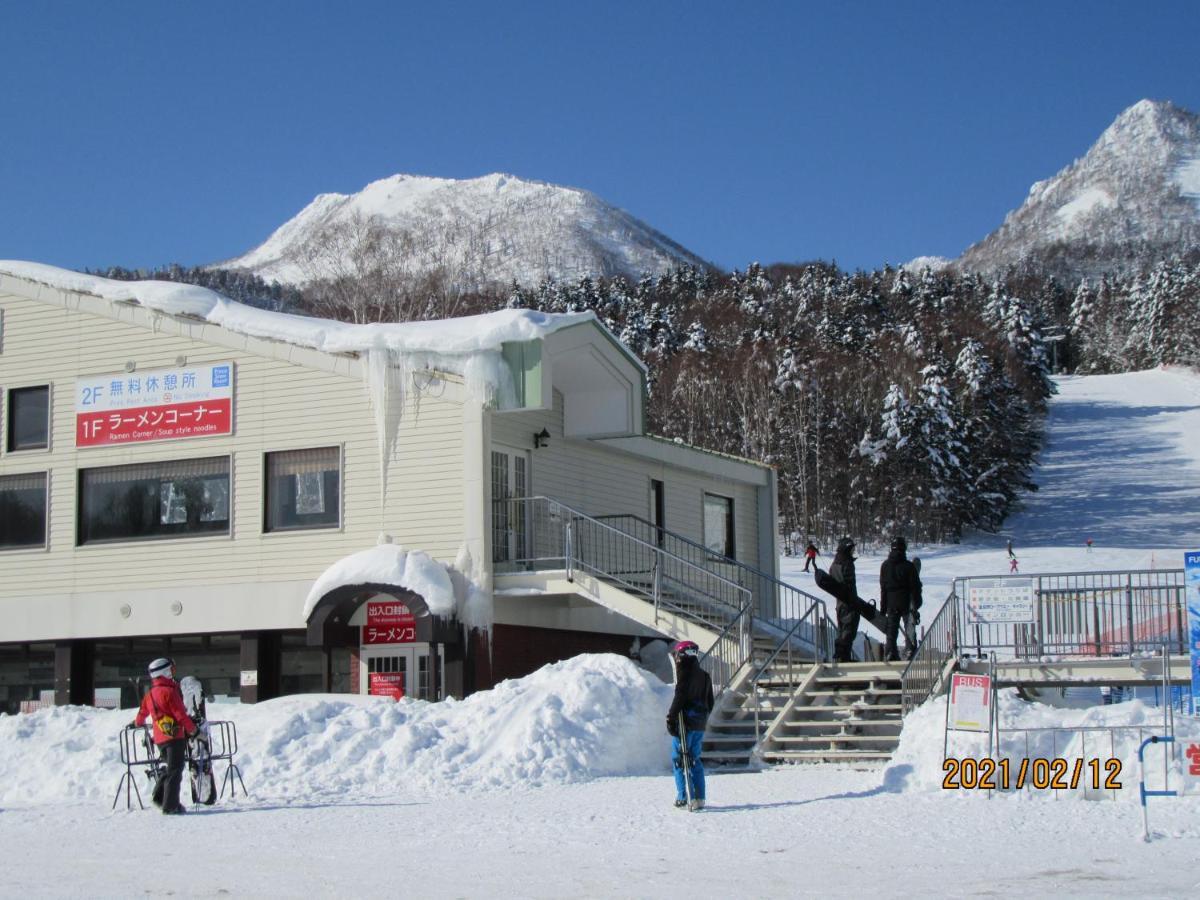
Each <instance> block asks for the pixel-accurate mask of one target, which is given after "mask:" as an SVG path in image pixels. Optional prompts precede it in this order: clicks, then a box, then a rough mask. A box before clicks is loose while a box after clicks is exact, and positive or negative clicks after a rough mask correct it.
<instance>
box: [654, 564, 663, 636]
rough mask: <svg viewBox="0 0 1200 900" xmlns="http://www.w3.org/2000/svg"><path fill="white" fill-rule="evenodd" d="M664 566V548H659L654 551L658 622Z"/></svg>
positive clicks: (656, 614)
mask: <svg viewBox="0 0 1200 900" xmlns="http://www.w3.org/2000/svg"><path fill="white" fill-rule="evenodd" d="M662 565H663V554H662V548H661V547H658V548H656V549H655V551H654V618H655V619H656V620H657V619H658V601H659V598H660V597H661V596H662Z"/></svg>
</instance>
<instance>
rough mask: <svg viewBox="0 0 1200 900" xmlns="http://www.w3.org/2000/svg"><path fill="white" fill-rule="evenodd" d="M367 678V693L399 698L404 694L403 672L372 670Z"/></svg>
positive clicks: (374, 695) (394, 698)
mask: <svg viewBox="0 0 1200 900" xmlns="http://www.w3.org/2000/svg"><path fill="white" fill-rule="evenodd" d="M367 678H368V681H367V693H368V694H370V695H371V696H372V697H391V698H392V699H393V700H399V699H400V698H401V697H403V696H404V673H403V672H371V673H370V674H369V675H368V676H367Z"/></svg>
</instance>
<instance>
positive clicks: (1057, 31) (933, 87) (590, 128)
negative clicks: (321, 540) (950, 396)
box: [0, 0, 1200, 268]
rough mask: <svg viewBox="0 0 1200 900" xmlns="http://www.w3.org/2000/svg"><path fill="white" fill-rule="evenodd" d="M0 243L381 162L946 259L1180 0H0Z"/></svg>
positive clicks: (383, 167)
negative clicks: (542, 185) (514, 178)
mask: <svg viewBox="0 0 1200 900" xmlns="http://www.w3.org/2000/svg"><path fill="white" fill-rule="evenodd" d="M0 33H2V34H3V35H4V40H3V42H2V44H0V46H3V57H2V63H0V73H2V74H0V258H18V259H31V260H36V261H40V262H48V263H53V264H56V265H61V266H67V267H71V268H78V267H84V266H91V267H97V266H103V265H108V264H121V265H127V266H154V265H158V264H162V263H167V262H171V261H178V262H182V263H184V264H198V263H207V262H211V261H215V260H219V259H223V258H228V257H231V256H234V255H237V254H240V253H242V252H244V251H246V250H249V249H250V248H251V247H253V246H255V245H257V244H258V243H260V242H261V241H262V240H263V239H265V238H266V237H267V235H268V234H269V233H270V232H271V231H272V230H273V229H274V228H275V227H276V226H278V225H280V224H281V223H283V222H284V221H285V220H286V219H288V218H290V217H291V216H293V215H294V214H295V213H296V212H298V211H299V210H300V209H301V207H303V206H304V205H305V204H306V203H308V201H310V200H311V199H312V198H313V197H314V196H315V195H316V194H318V193H322V192H327V191H339V192H343V193H349V192H353V191H357V190H359V189H360V188H362V187H363V186H364V185H365V184H367V183H368V182H370V181H373V180H375V179H377V178H382V177H385V176H388V175H391V174H395V173H397V172H406V173H413V174H422V175H438V176H445V177H452V178H468V177H474V176H478V175H483V174H486V173H488V172H493V171H500V172H510V173H513V174H515V175H518V176H520V177H523V178H532V179H540V180H544V181H551V182H556V183H560V184H566V185H573V186H576V187H582V188H586V189H588V190H591V191H593V192H595V193H596V194H598V195H599V196H601V197H603V198H604V199H606V200H608V201H609V202H611V203H614V204H616V205H618V206H620V207H623V208H624V209H626V210H628V211H629V212H631V213H632V214H634V215H635V216H638V217H639V218H642V219H644V220H645V221H647V222H648V223H650V224H651V225H653V226H654V227H656V228H658V229H660V230H661V231H663V232H665V233H666V234H668V235H670V236H671V237H673V238H674V239H675V240H677V241H679V242H680V243H681V244H683V245H684V246H686V247H688V248H689V249H691V250H693V251H694V252H696V253H698V254H700V255H701V256H703V257H705V258H707V259H710V260H712V261H713V262H715V263H717V264H718V265H721V266H724V267H733V266H737V267H744V266H745V265H746V264H747V263H749V262H751V261H754V260H758V261H761V262H764V263H767V262H777V261H803V260H810V259H817V258H821V259H836V260H837V261H838V262H839V263H840V264H841V265H843V266H845V267H848V268H855V267H863V268H873V267H876V266H878V265H881V264H882V263H883V262H885V261H889V262H893V263H898V262H904V261H906V260H908V259H910V258H912V257H914V256H917V255H922V254H941V255H945V256H956V255H957V254H958V253H960V252H961V251H962V250H963V249H964V248H965V247H966V246H967V245H969V244H971V243H973V242H974V241H976V240H978V239H980V238H982V237H983V236H984V235H986V234H987V233H988V232H990V231H991V230H992V229H994V228H995V227H996V226H998V225H999V224H1000V222H1001V221H1002V219H1003V217H1004V214H1005V213H1006V212H1007V211H1008V210H1010V209H1012V208H1014V207H1016V206H1017V205H1019V204H1020V203H1021V201H1022V200H1023V198H1024V196H1025V194H1026V192H1027V191H1028V188H1029V185H1030V184H1031V183H1032V182H1034V181H1035V180H1038V179H1041V178H1046V177H1049V176H1050V175H1053V174H1054V173H1055V172H1057V171H1058V170H1059V169H1061V168H1062V167H1064V166H1066V165H1068V164H1069V163H1070V162H1071V161H1072V160H1073V159H1075V158H1076V157H1079V156H1082V155H1083V153H1085V152H1086V150H1087V148H1088V147H1089V146H1090V145H1091V143H1092V142H1093V141H1094V140H1095V139H1096V138H1097V137H1098V136H1099V135H1100V133H1101V132H1102V131H1103V130H1104V129H1105V128H1106V127H1107V126H1108V125H1109V124H1110V123H1111V121H1112V120H1113V119H1114V118H1115V117H1116V116H1117V114H1118V113H1120V112H1121V111H1122V110H1123V109H1125V108H1126V107H1128V106H1130V105H1131V104H1133V103H1135V102H1136V101H1138V100H1140V99H1142V98H1145V97H1149V98H1153V99H1168V100H1172V101H1174V102H1175V103H1178V104H1180V105H1182V106H1185V107H1187V108H1189V109H1192V110H1195V111H1200V63H1198V62H1197V59H1198V57H1197V51H1196V35H1197V34H1198V33H1200V3H1196V2H1194V0H1193V2H1151V3H1140V4H1131V3H1107V2H1086V3H1085V2H1045V0H1043V2H1038V3H1016V2H1005V3H993V4H989V5H988V6H987V7H984V6H982V5H980V4H976V3H968V2H965V0H964V2H943V3H915V2H914V3H896V2H833V0H830V2H826V3H822V4H806V3H800V2H792V3H787V2H781V3H753V2H746V3H736V2H713V3H701V2H694V3H652V2H636V3H634V2H623V0H607V2H603V3H583V2H580V3H573V2H546V3H532V2H531V3H514V4H500V3H494V2H493V3H473V2H460V3H401V2H353V0H346V2H340V3H332V2H306V0H289V2H258V0H243V2H228V0H210V2H205V3H178V2H169V3H164V2H150V0H146V2H142V3H131V2H120V0H105V2H98V0H86V2H32V3H31V2H18V0H0Z"/></svg>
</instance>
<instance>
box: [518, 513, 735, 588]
mask: <svg viewBox="0 0 1200 900" xmlns="http://www.w3.org/2000/svg"><path fill="white" fill-rule="evenodd" d="M530 499H532V500H548V501H549V502H550V503H553V504H554V505H556V506H560V507H562V508H563V509H565V510H569V511H570V512H571V513H573V514H574V515H576V516H578V517H579V518H581V519H586V520H588V521H590V522H594V523H596V524H597V525H599V526H600V527H601V528H606V529H608V530H609V531H612V532H615V533H616V534H619V535H622V536H623V537H627V538H629V539H631V540H633V541H634V542H636V543H638V544H640V545H641V546H643V547H645V548H647V549H649V550H652V551H654V552H655V553H662V554H665V555H666V556H668V557H670V558H671V559H673V560H675V561H677V562H681V563H683V564H684V565H686V566H690V567H691V568H693V569H698V570H700V571H702V572H705V573H707V574H709V575H711V576H712V577H713V578H716V579H717V580H718V581H723V582H725V583H726V584H728V585H729V586H730V587H734V588H737V589H738V590H739V591H745V592H746V593H750V589H749V588H746V587H743V586H742V585H740V584H738V583H737V582H736V581H733V580H731V579H729V578H726V577H725V576H724V575H718V574H717V573H716V572H714V571H712V569H706V568H704V567H703V566H699V565H697V564H695V563H693V562H692V561H691V560H689V559H685V558H684V557H682V556H680V555H679V554H677V553H673V552H671V551H670V550H667V549H665V548H663V547H659V546H657V545H656V544H653V543H651V542H649V541H644V540H642V539H641V538H639V537H637V536H636V535H633V534H630V533H629V532H628V531H622V530H621V529H620V528H614V527H613V526H612V525H609V524H608V523H606V522H604V521H603V520H604V519H613V518H618V516H616V515H606V516H589V515H587V514H586V513H581V512H579V510H577V509H574V508H572V507H570V506H567V504H565V503H563V502H561V501H559V500H554V499H551V498H549V497H532V498H530ZM622 515H624V514H622ZM624 517H625V518H630V519H637V518H638V517H637V516H634V515H628V516H624ZM639 521H641V520H639ZM647 524H649V523H647ZM651 527H657V526H651ZM663 531H664V533H668V534H669V533H670V532H667V531H666V529H663ZM680 540H682V541H685V542H687V543H689V544H694V542H693V541H689V540H688V539H687V538H680ZM694 546H697V547H701V546H702V545H700V544H694ZM726 560H728V557H721V559H720V560H717V561H721V562H723V561H726ZM730 561H731V562H735V561H733V560H730ZM735 565H741V564H740V563H736V562H735Z"/></svg>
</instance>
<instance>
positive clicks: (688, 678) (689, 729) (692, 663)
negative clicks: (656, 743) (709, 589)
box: [667, 641, 713, 810]
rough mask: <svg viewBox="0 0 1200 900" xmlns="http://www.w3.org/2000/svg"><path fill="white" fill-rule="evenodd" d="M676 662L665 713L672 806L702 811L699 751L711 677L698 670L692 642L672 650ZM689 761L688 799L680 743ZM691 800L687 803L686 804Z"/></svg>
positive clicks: (710, 705)
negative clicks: (672, 777) (672, 781)
mask: <svg viewBox="0 0 1200 900" xmlns="http://www.w3.org/2000/svg"><path fill="white" fill-rule="evenodd" d="M671 659H672V660H673V661H674V663H675V696H674V698H673V699H672V700H671V708H670V709H669V710H668V711H667V733H668V734H670V735H671V753H672V756H671V761H672V764H673V765H674V768H675V806H676V807H679V808H683V807H685V806H686V807H687V808H688V809H690V810H697V809H704V797H705V794H704V764H703V763H702V762H701V761H700V748H701V745H702V744H703V743H704V729H705V728H706V727H707V726H708V715H709V713H711V712H712V709H713V687H712V678H710V677H709V674H708V673H707V672H705V671H704V669H702V668H701V667H700V648H699V647H697V646H696V645H695V644H694V643H693V642H692V641H679V642H678V643H677V644H675V646H674V647H672V648H671ZM681 716H682V718H683V729H684V733H685V734H686V738H683V737H681V736H680V733H679V720H680V717H681ZM685 739H686V741H687V754H688V757H689V758H690V760H691V768H690V771H689V773H688V774H690V775H691V782H692V796H691V797H690V798H689V797H688V796H687V781H686V779H685V775H684V771H683V749H684V745H683V741H684V740H685ZM689 800H690V803H689Z"/></svg>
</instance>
